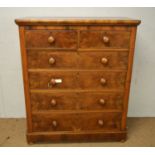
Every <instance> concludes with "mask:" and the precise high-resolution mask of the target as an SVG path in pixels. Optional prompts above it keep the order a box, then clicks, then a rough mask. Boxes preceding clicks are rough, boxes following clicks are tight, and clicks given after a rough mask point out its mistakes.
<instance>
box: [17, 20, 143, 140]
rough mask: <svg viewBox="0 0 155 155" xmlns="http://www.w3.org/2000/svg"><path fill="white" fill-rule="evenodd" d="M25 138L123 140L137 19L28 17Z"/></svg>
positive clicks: (23, 37)
mask: <svg viewBox="0 0 155 155" xmlns="http://www.w3.org/2000/svg"><path fill="white" fill-rule="evenodd" d="M15 21H16V23H17V24H18V25H19V32H20V45H21V55H22V67H23V79H24V90H25V102H26V112H27V140H28V142H29V143H35V142H63V141H70V142H73V141H76V142H78V141H79V142H83V141H121V140H125V139H126V135H127V131H126V118H127V109H128V97H129V89H130V81H131V72H132V63H133V55H134V46H135V37H136V29H137V25H138V24H139V23H140V21H139V20H131V19H116V18H114V19H106V18H105V19H104V18H103V19H102V18H96V19H94V18H86V19H84V18H82V19H80V18H75V19H69V18H67V19H66V18H64V19H63V18H62V19H60V18H57V19H56V18H55V19H54V18H53V19H50V18H49V19H47V18H24V19H16V20H15Z"/></svg>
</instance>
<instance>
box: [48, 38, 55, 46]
mask: <svg viewBox="0 0 155 155" xmlns="http://www.w3.org/2000/svg"><path fill="white" fill-rule="evenodd" d="M54 41H55V39H54V37H52V36H49V37H48V42H49V43H50V44H52V43H54Z"/></svg>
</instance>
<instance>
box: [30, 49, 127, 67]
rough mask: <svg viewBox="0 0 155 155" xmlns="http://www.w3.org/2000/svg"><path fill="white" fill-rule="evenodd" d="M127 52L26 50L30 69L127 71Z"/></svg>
mask: <svg viewBox="0 0 155 155" xmlns="http://www.w3.org/2000/svg"><path fill="white" fill-rule="evenodd" d="M127 65H128V52H120V51H119V50H118V51H115V52H111V51H110V52H109V51H105V52H98V54H96V52H89V51H88V52H75V51H61V52H57V51H48V52H47V51H45V50H41V51H39V52H38V51H36V50H28V66H29V68H30V69H120V70H121V69H122V70H127Z"/></svg>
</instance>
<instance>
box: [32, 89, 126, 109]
mask: <svg viewBox="0 0 155 155" xmlns="http://www.w3.org/2000/svg"><path fill="white" fill-rule="evenodd" d="M123 96H124V94H123V93H121V92H117V93H112V92H110V93H107V92H102V91H98V92H82V93H79V92H76V93H74V92H65V93H64V92H63V93H62V92H59V93H57V92H52V93H31V104H32V111H49V110H93V109H94V110H106V109H109V110H111V109H112V110H115V109H116V110H117V109H119V110H122V108H123ZM52 102H54V104H53V103H52Z"/></svg>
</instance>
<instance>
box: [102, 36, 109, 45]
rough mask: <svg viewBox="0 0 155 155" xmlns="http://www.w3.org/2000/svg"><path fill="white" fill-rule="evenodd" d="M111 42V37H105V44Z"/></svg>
mask: <svg viewBox="0 0 155 155" xmlns="http://www.w3.org/2000/svg"><path fill="white" fill-rule="evenodd" d="M109 41H110V39H109V37H108V36H103V42H104V43H106V44H107V43H109Z"/></svg>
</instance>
